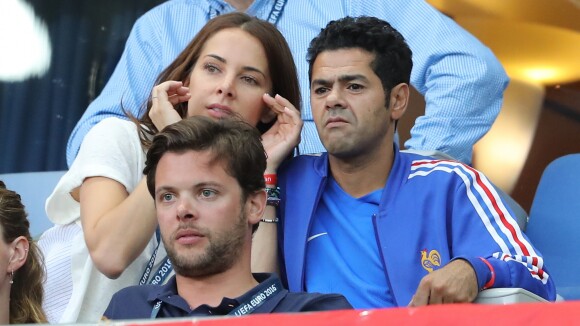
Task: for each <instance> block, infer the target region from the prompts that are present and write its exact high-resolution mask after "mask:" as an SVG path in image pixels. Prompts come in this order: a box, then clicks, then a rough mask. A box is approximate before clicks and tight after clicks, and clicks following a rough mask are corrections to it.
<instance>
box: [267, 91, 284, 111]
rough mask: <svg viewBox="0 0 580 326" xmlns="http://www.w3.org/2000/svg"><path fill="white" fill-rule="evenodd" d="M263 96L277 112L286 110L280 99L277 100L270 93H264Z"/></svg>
mask: <svg viewBox="0 0 580 326" xmlns="http://www.w3.org/2000/svg"><path fill="white" fill-rule="evenodd" d="M262 98H263V99H264V102H265V103H266V104H267V105H268V107H269V108H270V109H272V110H274V112H276V113H282V112H284V106H283V105H280V104H279V103H278V101H276V99H275V98H274V97H272V96H271V95H270V94H268V93H266V94H264V96H262Z"/></svg>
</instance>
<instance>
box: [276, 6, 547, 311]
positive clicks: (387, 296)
mask: <svg viewBox="0 0 580 326" xmlns="http://www.w3.org/2000/svg"><path fill="white" fill-rule="evenodd" d="M442 37H444V36H442ZM442 41H443V40H442ZM308 60H309V64H310V72H309V74H310V81H311V106H312V112H313V116H314V121H315V123H316V126H317V130H318V134H319V136H320V138H321V140H322V143H323V144H324V146H325V148H326V149H327V151H328V153H325V154H322V155H320V156H299V157H296V158H294V159H292V160H291V161H289V162H287V163H286V164H285V165H283V166H282V167H280V169H279V171H278V174H279V178H278V186H279V187H280V198H281V203H280V206H279V207H278V214H279V217H280V224H279V227H278V241H279V248H280V251H281V258H282V259H280V264H281V266H280V270H281V273H282V274H283V275H285V277H286V280H287V282H288V286H289V289H290V290H292V291H301V290H307V291H313V292H323V293H325V292H338V293H342V294H344V295H345V296H346V297H347V299H348V300H349V302H350V303H351V304H352V305H353V306H354V307H355V308H373V307H391V306H407V305H410V306H420V305H426V304H438V303H452V302H471V301H473V300H474V299H475V297H476V296H477V293H478V292H479V291H481V290H483V289H487V288H492V287H521V288H524V289H527V290H529V291H531V292H533V293H535V294H537V295H539V296H541V297H543V298H545V299H548V300H554V299H555V296H556V294H555V286H554V283H553V281H552V278H551V277H550V275H549V273H548V271H547V270H546V268H545V266H544V262H543V259H542V257H541V254H540V253H539V252H538V250H537V249H535V248H534V247H533V246H532V245H531V244H530V242H529V240H528V239H527V237H526V236H525V235H524V234H523V233H522V232H521V230H520V229H519V228H518V225H517V223H516V221H515V220H514V218H513V216H512V212H511V211H510V209H509V208H508V207H507V204H506V203H504V202H503V201H502V199H501V198H500V197H499V195H498V193H497V192H496V190H495V189H494V187H493V186H492V185H491V183H490V182H489V180H487V178H486V177H485V176H484V175H483V174H482V173H480V172H479V171H477V170H475V169H473V168H471V167H469V166H467V165H465V164H462V163H459V162H455V161H452V160H437V159H434V158H431V157H425V156H420V155H416V154H410V153H403V152H400V151H399V149H398V147H397V145H393V144H394V141H393V139H394V130H395V129H396V122H397V120H398V119H399V118H401V117H402V115H403V113H404V111H405V109H406V107H407V102H408V98H409V86H408V83H409V75H410V72H411V67H412V63H411V51H410V50H409V48H408V46H407V45H406V43H405V41H404V39H403V37H402V36H401V35H400V34H399V33H398V32H397V31H396V30H394V29H393V28H392V27H391V26H390V25H389V24H388V23H386V22H384V21H381V20H379V19H376V18H369V17H360V18H348V17H347V18H344V19H341V20H339V21H335V22H331V23H329V25H328V26H327V27H326V28H325V29H324V30H323V31H322V32H321V33H320V34H319V35H318V36H317V37H316V38H315V39H314V40H313V41H312V43H311V44H310V48H309V51H308ZM474 69H476V67H474ZM449 73H453V71H450V72H449ZM449 87H453V85H450V86H449ZM449 119H450V121H452V117H450V118H449ZM450 123H452V122H450Z"/></svg>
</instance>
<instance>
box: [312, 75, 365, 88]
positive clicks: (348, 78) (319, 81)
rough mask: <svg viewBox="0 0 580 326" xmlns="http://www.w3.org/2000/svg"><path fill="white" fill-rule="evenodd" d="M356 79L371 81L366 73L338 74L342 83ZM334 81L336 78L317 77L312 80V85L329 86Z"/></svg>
mask: <svg viewBox="0 0 580 326" xmlns="http://www.w3.org/2000/svg"><path fill="white" fill-rule="evenodd" d="M354 80H361V81H364V82H368V81H369V79H368V78H367V77H366V76H365V75H361V74H349V75H340V76H338V81H339V82H341V83H346V82H351V81H354ZM333 81H334V80H330V79H323V78H317V79H313V80H312V85H322V86H328V85H332V83H333Z"/></svg>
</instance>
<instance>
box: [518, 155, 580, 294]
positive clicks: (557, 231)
mask: <svg viewBox="0 0 580 326" xmlns="http://www.w3.org/2000/svg"><path fill="white" fill-rule="evenodd" d="M526 234H527V235H528V237H529V238H530V240H531V241H532V243H533V244H534V246H536V248H538V250H539V251H540V252H541V253H542V255H543V256H544V262H545V264H546V267H547V269H548V271H549V272H550V275H551V276H552V277H553V278H554V283H555V284H556V291H557V292H558V295H559V296H561V297H563V298H564V300H579V299H580V276H579V274H578V271H579V270H580V259H578V252H579V250H580V154H571V155H566V156H562V157H560V158H557V159H556V160H554V161H553V162H552V163H550V164H549V165H548V166H547V167H546V169H545V170H544V172H543V174H542V178H541V179H540V183H539V185H538V189H537V190H536V194H535V196H534V200H533V202H532V207H531V210H530V219H529V222H528V225H527V228H526Z"/></svg>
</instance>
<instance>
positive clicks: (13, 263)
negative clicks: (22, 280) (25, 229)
mask: <svg viewBox="0 0 580 326" xmlns="http://www.w3.org/2000/svg"><path fill="white" fill-rule="evenodd" d="M29 246H30V244H29V243H28V239H26V237H24V236H19V237H18V238H16V239H14V241H12V243H10V246H9V250H10V261H9V262H8V266H7V267H8V270H7V271H6V272H7V273H11V272H16V271H17V270H18V269H19V268H20V267H22V265H24V263H25V262H26V258H27V257H28V249H29Z"/></svg>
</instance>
